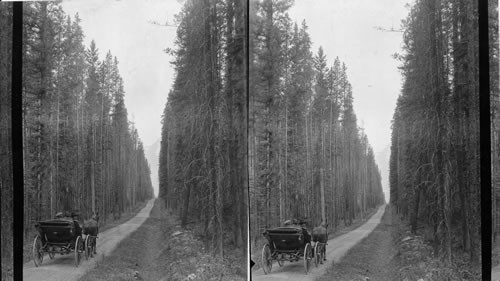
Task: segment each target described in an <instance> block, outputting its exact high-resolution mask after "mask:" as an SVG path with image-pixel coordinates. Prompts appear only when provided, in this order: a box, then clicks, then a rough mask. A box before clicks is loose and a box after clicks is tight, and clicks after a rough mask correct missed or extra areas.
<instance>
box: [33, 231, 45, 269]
mask: <svg viewBox="0 0 500 281" xmlns="http://www.w3.org/2000/svg"><path fill="white" fill-rule="evenodd" d="M42 261H43V245H42V239H41V238H40V235H37V236H36V237H35V240H33V262H35V266H36V267H38V266H40V265H41V264H42Z"/></svg>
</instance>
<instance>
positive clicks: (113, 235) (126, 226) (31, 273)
mask: <svg viewBox="0 0 500 281" xmlns="http://www.w3.org/2000/svg"><path fill="white" fill-rule="evenodd" d="M153 203H154V199H151V200H150V201H149V202H148V203H147V205H146V207H144V208H143V209H142V210H141V211H139V213H138V214H137V215H136V216H135V217H133V218H132V219H130V220H129V221H127V222H125V223H123V224H121V225H119V226H116V227H114V228H111V229H108V230H106V231H104V232H102V233H99V238H98V239H97V256H94V257H93V258H90V259H89V260H85V257H84V256H82V260H81V263H80V265H79V266H78V267H75V260H74V258H75V257H74V254H73V253H70V254H68V255H62V256H61V255H58V254H56V256H55V258H54V259H53V260H50V259H49V256H48V255H45V257H44V258H43V262H42V265H41V266H40V267H35V265H34V263H33V261H30V262H28V263H25V264H24V266H23V280H25V281H28V280H33V281H49V280H50V281H77V280H78V279H79V278H80V277H81V276H83V275H84V274H85V272H86V271H87V270H89V269H90V268H93V267H94V266H95V264H96V262H97V261H100V260H102V259H103V256H107V255H109V254H110V253H111V252H112V251H113V250H114V249H115V248H116V246H117V245H118V243H119V242H120V241H121V240H123V239H124V238H125V237H127V236H128V235H129V234H130V233H132V232H134V231H135V230H136V229H137V228H139V226H141V225H142V224H143V223H144V221H145V220H146V218H148V217H149V213H150V212H151V208H153Z"/></svg>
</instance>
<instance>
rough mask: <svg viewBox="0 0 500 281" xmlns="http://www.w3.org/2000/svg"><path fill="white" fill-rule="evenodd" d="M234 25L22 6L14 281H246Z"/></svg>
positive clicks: (242, 108)
mask: <svg viewBox="0 0 500 281" xmlns="http://www.w3.org/2000/svg"><path fill="white" fill-rule="evenodd" d="M0 6H1V7H2V9H1V20H2V22H3V21H4V20H8V16H9V13H10V11H11V9H10V8H8V9H6V8H7V7H8V5H4V4H3V3H2V5H0ZM245 13H246V1H242V0H210V1H194V0H185V1H178V0H166V1H159V0H158V1H156V0H150V1H132V0H123V1H105V2H103V1H97V0H96V1H54V2H45V1H44V2H24V3H23V42H22V47H23V49H22V51H23V65H22V72H23V81H22V108H23V116H22V130H23V140H22V142H23V143H22V147H23V170H24V217H23V226H24V227H23V237H22V239H23V241H24V244H23V245H24V246H23V249H22V250H23V258H24V259H23V265H22V268H23V272H22V275H23V280H38V281H39V280H66V281H67V280H74V281H77V280H132V279H133V280H246V279H247V267H248V262H249V261H248V253H247V229H248V223H247V221H248V218H247V216H248V212H247V208H248V204H247V201H248V199H247V198H248V195H247V193H248V184H247V182H248V181H247V179H248V176H247V174H248V173H247V162H246V151H247V150H246V145H247V135H246V134H247V133H246V131H247V128H246V124H247V112H246V110H247V109H246V108H247V107H246V100H247V99H246V97H247V94H246V85H247V83H246V72H245V70H246V44H245V40H246V39H245V38H246V35H245V32H246V26H245V22H246V21H245V19H244V17H245ZM1 32H2V33H0V34H1V36H2V39H3V37H4V35H5V36H6V37H8V36H9V34H4V32H5V31H4V30H3V29H2V31H1ZM2 42H5V41H3V40H2ZM0 46H2V49H1V50H0V51H1V52H2V56H1V57H0V59H2V63H3V60H4V55H3V54H4V51H5V52H8V51H9V49H8V48H7V49H6V48H4V46H3V45H0ZM4 49H5V50H4ZM3 71H4V70H3V68H2V70H1V72H0V75H2V76H1V77H2V78H1V79H0V83H2V84H0V86H1V87H2V92H1V93H2V111H1V112H0V114H2V115H3V114H6V113H5V111H4V110H3V109H4V104H3V101H4V100H6V99H4V98H3V94H4V91H3V89H4V88H5V87H7V86H5V85H4V84H3V83H4V81H9V80H8V79H4V78H3V77H4V75H9V74H4V72H3ZM1 120H2V121H1V122H2V125H3V122H4V120H5V119H4V118H1ZM5 137H8V135H7V136H4V135H1V138H2V151H1V152H2V153H4V150H3V149H4V143H5V142H4V138H5ZM5 149H10V147H9V146H5ZM6 151H7V150H6ZM5 153H10V152H8V151H7V152H5ZM3 161H4V160H3V159H2V167H3V164H4V163H3ZM9 167H10V166H9ZM4 172H8V170H4V169H2V187H3V185H4V183H3V181H4V177H3V173H4ZM6 184H8V183H6ZM3 190H4V188H2V198H3V192H4V191H3ZM2 200H3V199H2ZM4 206H5V205H4V204H3V202H2V211H3V208H4ZM2 214H4V213H3V212H2ZM3 223H4V220H2V229H4V227H3ZM2 233H3V232H2ZM3 239H4V238H3V236H2V242H4V241H3ZM3 245H4V244H3V243H2V262H3V260H4V259H3V256H4V248H3ZM5 255H11V253H7V252H6V253H5ZM2 265H3V264H2ZM3 268H4V267H3V266H2V270H3ZM3 274H4V273H3V271H2V279H3Z"/></svg>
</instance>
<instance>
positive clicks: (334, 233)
mask: <svg viewBox="0 0 500 281" xmlns="http://www.w3.org/2000/svg"><path fill="white" fill-rule="evenodd" d="M377 210H378V207H377V208H373V209H370V210H368V212H367V215H365V217H364V218H363V217H357V218H355V219H354V220H353V222H352V224H351V225H345V224H344V223H343V221H340V224H339V225H338V226H337V228H336V229H334V228H333V227H332V226H330V227H329V228H328V239H329V240H330V239H333V238H336V237H338V236H340V235H343V234H346V233H347V232H349V231H352V230H354V229H356V228H358V227H359V226H361V225H362V224H364V223H365V222H366V221H368V220H369V219H370V218H371V217H372V216H373V215H374V214H375V213H376V212H377ZM251 241H252V242H253V241H255V240H254V239H252V238H251ZM266 243H267V240H266V239H265V238H264V236H263V235H262V234H261V235H260V237H259V238H258V240H257V243H252V246H251V259H252V260H253V262H254V263H255V264H254V266H253V267H252V271H256V270H258V269H259V268H261V267H262V264H261V263H262V261H261V254H262V248H263V247H264V245H265V244H266ZM275 263H276V262H275Z"/></svg>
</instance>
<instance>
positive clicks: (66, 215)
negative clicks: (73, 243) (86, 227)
mask: <svg viewBox="0 0 500 281" xmlns="http://www.w3.org/2000/svg"><path fill="white" fill-rule="evenodd" d="M55 218H56V219H61V218H71V219H73V223H74V225H75V234H76V235H81V234H82V229H83V226H82V223H81V222H80V211H78V210H74V211H72V212H70V211H64V212H58V213H57V214H56V215H55Z"/></svg>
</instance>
